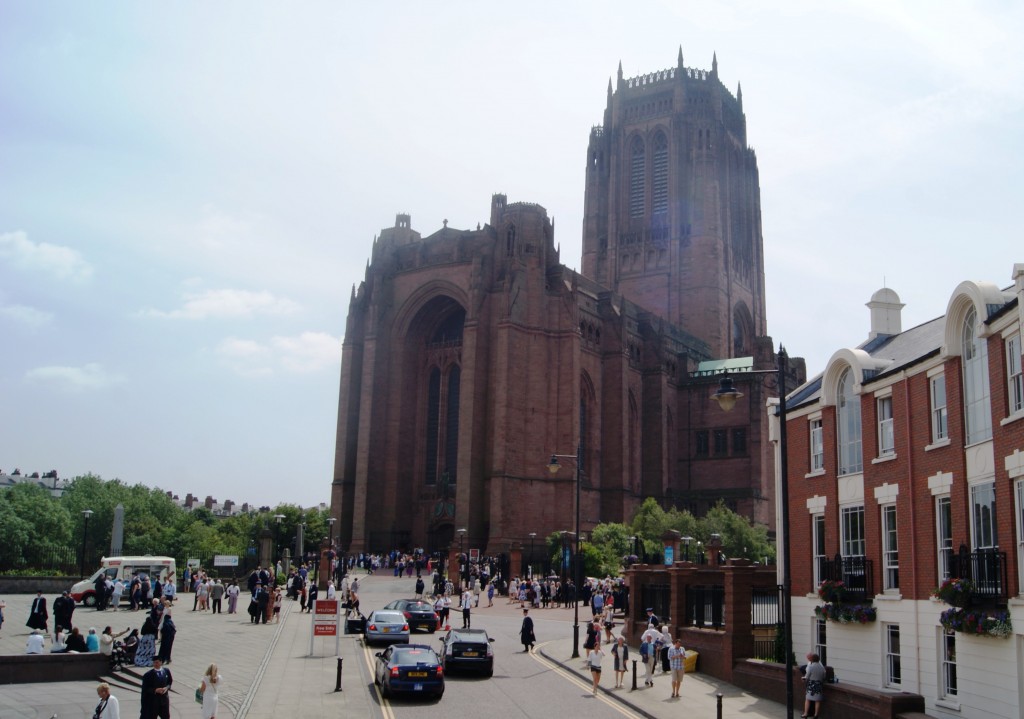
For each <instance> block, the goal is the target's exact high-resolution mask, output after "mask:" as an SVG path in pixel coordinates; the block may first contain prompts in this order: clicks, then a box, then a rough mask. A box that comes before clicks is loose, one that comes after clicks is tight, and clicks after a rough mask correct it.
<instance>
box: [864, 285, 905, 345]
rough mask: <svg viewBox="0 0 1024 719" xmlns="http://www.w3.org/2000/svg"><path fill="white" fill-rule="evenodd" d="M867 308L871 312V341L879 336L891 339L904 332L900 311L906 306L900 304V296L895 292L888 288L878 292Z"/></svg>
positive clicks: (872, 297)
mask: <svg viewBox="0 0 1024 719" xmlns="http://www.w3.org/2000/svg"><path fill="white" fill-rule="evenodd" d="M867 307H868V309H870V310H871V333H870V334H869V335H868V339H869V340H873V339H874V338H875V337H878V336H879V335H886V336H890V337H891V336H892V335H898V334H899V333H900V332H902V331H903V321H902V319H901V315H900V310H902V309H903V308H904V307H906V305H905V304H903V303H902V302H900V296H899V295H898V294H896V291H895V290H890V289H889V288H888V287H883V288H882V289H880V290H878V292H876V293H875V294H873V295H871V301H870V302H868V303H867Z"/></svg>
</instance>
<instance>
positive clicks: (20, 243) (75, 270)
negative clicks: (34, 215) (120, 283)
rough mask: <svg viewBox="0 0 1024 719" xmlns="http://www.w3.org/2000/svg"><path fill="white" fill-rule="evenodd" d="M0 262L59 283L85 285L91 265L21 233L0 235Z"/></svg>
mask: <svg viewBox="0 0 1024 719" xmlns="http://www.w3.org/2000/svg"><path fill="white" fill-rule="evenodd" d="M0 260H3V261H6V262H8V263H10V265H11V266H13V267H15V268H17V269H19V270H22V271H24V272H42V273H46V274H49V275H52V276H54V277H56V278H58V279H61V280H72V281H76V282H84V281H86V280H89V279H91V278H92V272H93V269H92V265H90V264H89V263H88V262H86V261H85V260H84V259H83V258H82V255H81V254H79V253H78V251H77V250H73V249H71V248H70V247H64V246H63V245H51V244H50V243H48V242H38V243H37V242H32V240H30V239H28V235H27V234H25V233H24V232H22V231H20V230H19V231H17V232H5V233H2V234H0Z"/></svg>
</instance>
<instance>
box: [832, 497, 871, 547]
mask: <svg viewBox="0 0 1024 719" xmlns="http://www.w3.org/2000/svg"><path fill="white" fill-rule="evenodd" d="M855 514H857V515H860V519H859V522H858V524H859V527H858V526H855V525H854V524H852V523H851V520H850V519H849V518H851V517H853V516H854V515H855ZM839 519H840V522H839V524H840V531H841V532H842V546H843V555H842V556H844V557H863V556H864V552H865V549H866V547H867V543H866V540H865V537H864V505H863V504H851V505H850V506H848V507H841V508H840V510H839ZM851 529H856V530H857V533H858V534H859V535H860V536H859V537H857V536H851V532H850V530H851ZM858 550H859V551H858Z"/></svg>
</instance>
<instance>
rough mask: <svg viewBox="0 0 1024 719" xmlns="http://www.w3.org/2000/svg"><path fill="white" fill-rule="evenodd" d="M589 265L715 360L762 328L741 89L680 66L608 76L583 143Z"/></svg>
mask: <svg viewBox="0 0 1024 719" xmlns="http://www.w3.org/2000/svg"><path fill="white" fill-rule="evenodd" d="M583 274H584V275H586V276H587V277H590V278H592V279H593V280H595V281H597V282H598V283H600V284H601V285H604V286H605V287H608V288H610V289H611V290H613V291H615V292H620V293H622V295H624V296H625V297H628V298H629V299H631V300H632V301H633V302H636V303H637V304H639V305H640V306H642V307H643V308H645V309H647V310H649V311H650V312H652V313H654V314H655V315H658V316H660V317H663V318H664V319H666V320H668V321H669V322H671V323H672V324H674V325H675V326H677V327H679V328H680V329H682V330H684V331H686V332H688V333H689V334H691V335H693V336H695V337H697V338H699V339H700V340H703V341H704V342H706V343H707V344H708V346H709V347H710V348H711V351H712V354H713V355H714V356H716V357H718V358H723V359H724V358H729V357H743V356H750V355H752V354H754V352H753V348H754V339H755V338H757V337H763V336H765V335H766V334H767V328H766V323H765V300H764V253H763V247H762V237H761V193H760V186H759V181H758V171H757V158H756V156H755V154H754V151H753V150H752V149H751V148H749V147H748V146H747V132H746V118H745V116H744V114H743V94H742V91H741V90H740V88H739V87H737V91H736V95H735V96H733V95H732V93H730V92H729V90H727V89H726V87H725V86H724V85H723V84H722V83H721V82H720V81H719V79H718V60H717V57H716V58H714V59H713V60H712V65H711V71H710V72H709V71H707V70H698V69H694V68H688V67H685V66H684V65H683V51H682V48H680V50H679V57H678V60H677V63H676V66H675V67H673V68H669V69H667V70H661V71H658V72H653V73H649V74H646V75H640V76H638V77H633V78H624V77H623V75H622V65H621V63H620V65H619V70H618V77H617V80H616V82H615V84H614V86H613V84H612V82H611V81H609V83H608V101H607V107H606V109H605V112H604V124H603V125H599V126H596V127H594V128H593V129H592V130H591V133H590V143H589V147H588V149H587V171H586V195H585V206H584V220H583Z"/></svg>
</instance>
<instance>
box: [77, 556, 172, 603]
mask: <svg viewBox="0 0 1024 719" xmlns="http://www.w3.org/2000/svg"><path fill="white" fill-rule="evenodd" d="M101 574H106V575H107V576H108V577H110V581H112V582H113V581H117V580H118V579H120V580H121V581H122V582H124V585H125V593H124V594H123V595H122V599H127V598H128V591H127V589H128V586H129V585H130V584H131V581H132V577H133V576H134V575H136V574H138V575H140V576H142V575H145V576H147V577H149V578H150V579H153V578H154V577H159V578H160V581H161V582H163V581H164V580H166V579H167V577H169V576H172V575H173V576H175V578H176V577H177V572H176V570H175V566H174V559H172V558H171V557H153V556H145V557H104V558H103V559H102V560H101V561H100V568H99V569H97V570H96V572H95V573H94V574H93V575H92V576H91V577H89V578H88V579H83V580H82V581H80V582H78V583H76V584H75V585H74V586H72V587H71V598H72V599H74V600H75V601H76V602H81V603H82V604H84V605H85V606H87V607H92V606H95V605H96V579H97V578H98V577H99V576H100V575H101Z"/></svg>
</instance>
